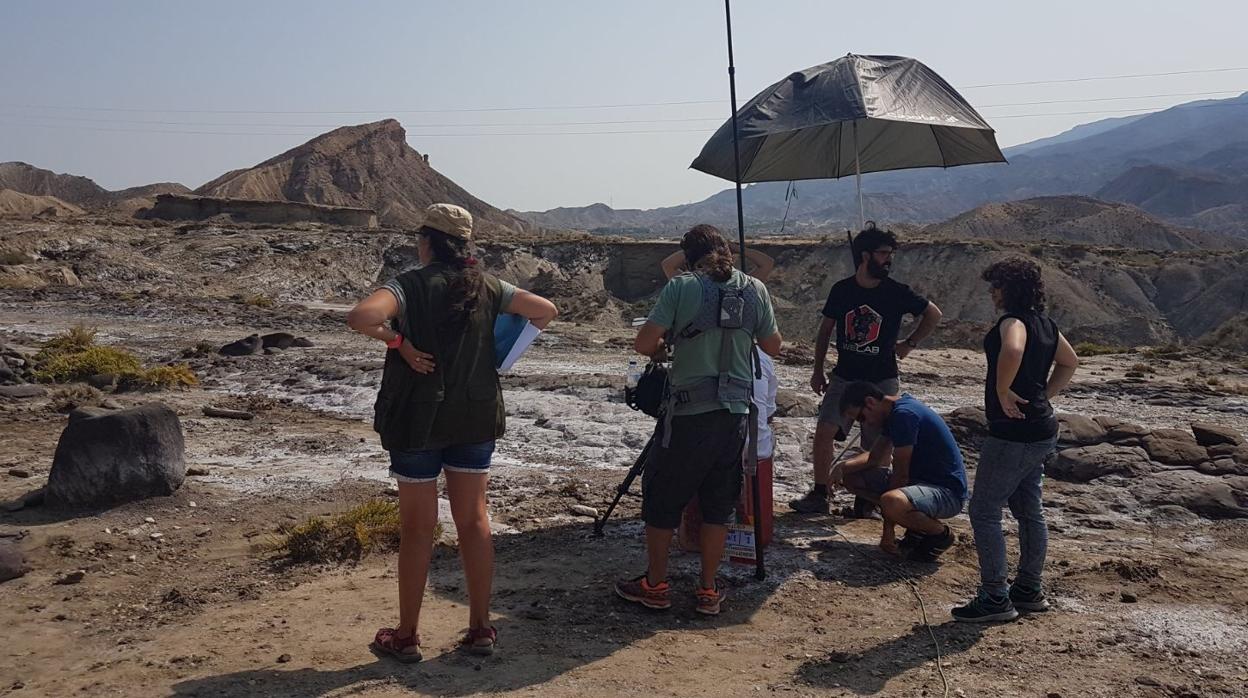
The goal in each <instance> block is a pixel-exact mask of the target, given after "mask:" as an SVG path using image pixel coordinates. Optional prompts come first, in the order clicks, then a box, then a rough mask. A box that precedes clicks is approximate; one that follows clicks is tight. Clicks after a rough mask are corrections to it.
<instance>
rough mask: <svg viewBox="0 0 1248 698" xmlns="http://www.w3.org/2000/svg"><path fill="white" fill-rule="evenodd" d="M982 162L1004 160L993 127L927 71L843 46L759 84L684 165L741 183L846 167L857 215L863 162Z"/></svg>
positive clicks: (883, 165)
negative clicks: (824, 59) (854, 182)
mask: <svg viewBox="0 0 1248 698" xmlns="http://www.w3.org/2000/svg"><path fill="white" fill-rule="evenodd" d="M734 122H735V124H736V136H737V139H736V140H737V141H739V145H737V144H734V138H733V135H734V129H733V124H734ZM737 148H739V157H740V176H739V177H738V176H737V173H736V164H735V163H734V157H736V153H735V152H734V151H736V149H737ZM985 162H1005V156H1003V155H1002V154H1001V149H1000V148H999V147H997V140H996V136H995V135H994V133H993V130H992V127H991V126H989V125H988V122H987V121H985V120H984V118H983V117H982V116H980V115H979V113H978V112H976V111H975V109H974V107H972V106H971V105H970V104H968V103H967V101H966V100H965V99H963V98H962V96H961V95H959V94H958V92H957V91H956V90H954V89H953V87H951V86H950V85H949V83H947V82H945V80H944V79H943V78H941V77H940V76H939V75H937V74H936V72H935V71H933V70H932V69H931V68H928V67H927V66H925V65H923V64H922V63H920V62H919V61H917V60H915V59H913V58H905V57H902V56H859V55H855V54H852V53H851V54H849V55H847V56H845V57H843V58H838V59H836V60H834V61H832V62H830V63H824V64H822V65H817V66H814V67H812V68H807V69H806V70H801V71H798V72H796V73H793V74H792V75H789V76H788V77H786V78H784V79H783V80H780V81H779V82H777V83H775V84H774V85H772V86H770V87H768V88H767V89H765V90H763V91H762V92H760V93H759V94H758V95H757V96H755V97H754V98H753V99H751V100H750V101H749V102H747V103H746V104H745V106H743V107H742V108H741V109H740V110H739V111H737V112H736V113H735V115H734V119H731V120H729V121H728V122H727V123H725V124H724V125H723V126H721V127H720V128H719V130H718V131H716V132H715V135H713V136H711V139H710V140H709V141H707V143H706V145H705V146H703V148H702V152H701V154H699V155H698V157H697V159H696V160H694V161H693V164H692V165H691V167H693V168H694V169H696V170H701V171H702V172H706V173H707V174H712V175H715V176H716V177H722V178H724V179H727V180H729V181H740V182H743V183H745V182H773V181H789V180H799V179H835V178H840V177H845V176H848V175H855V176H856V177H857V178H858V207H859V216H860V218H865V215H864V211H863V207H862V181H861V176H862V174H863V173H865V172H884V171H888V170H904V169H911V168H919V167H956V166H958V165H972V164H978V163H985ZM861 222H862V221H861V220H860V223H861Z"/></svg>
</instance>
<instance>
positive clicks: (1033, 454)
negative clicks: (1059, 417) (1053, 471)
mask: <svg viewBox="0 0 1248 698" xmlns="http://www.w3.org/2000/svg"><path fill="white" fill-rule="evenodd" d="M1056 442H1057V437H1053V438H1051V439H1046V440H1044V441H1037V442H1035V443H1020V442H1017V441H1006V440H1004V439H998V438H996V437H992V436H990V437H988V438H987V439H985V440H984V448H983V451H982V452H981V453H980V456H979V468H978V469H977V470H976V471H975V491H974V492H972V493H971V506H970V511H969V513H970V517H971V528H973V529H974V531H975V550H976V552H978V553H979V578H980V588H981V590H982V591H984V592H986V593H987V594H989V595H991V596H995V597H1000V596H1003V595H1005V594H1007V593H1009V590H1010V588H1009V585H1007V584H1006V581H1005V580H1006V577H1007V575H1008V573H1009V569H1008V564H1007V562H1006V559H1005V534H1004V533H1002V531H1001V509H1002V508H1003V507H1005V505H1006V504H1008V505H1009V507H1010V512H1011V513H1013V514H1014V519H1015V520H1016V521H1018V546H1019V556H1018V574H1017V575H1016V576H1015V583H1017V584H1019V585H1020V586H1021V587H1023V588H1027V589H1034V588H1038V587H1039V586H1040V579H1041V576H1042V575H1043V573H1044V557H1045V553H1046V549H1047V547H1048V541H1049V538H1048V530H1047V529H1046V528H1045V524H1044V509H1043V507H1042V505H1041V501H1040V496H1041V493H1040V488H1041V483H1042V482H1043V478H1044V462H1045V460H1046V459H1047V458H1048V456H1049V454H1050V453H1052V452H1053V447H1054V446H1055V444H1056Z"/></svg>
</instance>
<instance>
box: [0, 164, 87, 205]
mask: <svg viewBox="0 0 1248 698" xmlns="http://www.w3.org/2000/svg"><path fill="white" fill-rule="evenodd" d="M0 189H9V190H12V191H14V192H19V193H22V194H29V195H31V196H54V197H56V198H58V199H60V200H61V201H64V202H67V203H71V204H74V205H77V206H82V207H89V206H95V205H101V204H104V203H106V202H107V201H108V199H109V192H108V190H107V189H105V188H104V187H101V186H100V185H98V184H96V183H95V182H93V181H91V180H90V179H88V178H86V177H79V176H77V175H69V174H57V173H55V172H52V171H50V170H44V169H40V168H38V167H35V166H34V165H28V164H26V163H24V162H3V163H0Z"/></svg>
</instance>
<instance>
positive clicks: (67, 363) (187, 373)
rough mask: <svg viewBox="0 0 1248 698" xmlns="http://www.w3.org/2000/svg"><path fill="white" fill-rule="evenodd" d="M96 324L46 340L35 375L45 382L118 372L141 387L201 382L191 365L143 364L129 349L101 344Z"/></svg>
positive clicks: (131, 384) (120, 379)
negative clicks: (147, 366) (144, 365)
mask: <svg viewBox="0 0 1248 698" xmlns="http://www.w3.org/2000/svg"><path fill="white" fill-rule="evenodd" d="M95 334H96V330H95V328H88V327H85V326H83V325H77V326H75V327H72V328H70V329H69V330H67V331H66V332H64V333H63V334H59V335H57V336H55V337H53V338H51V339H49V340H48V341H46V342H44V343H43V347H42V348H40V350H39V353H38V354H35V378H36V379H37V380H40V381H43V382H45V383H71V382H73V381H81V380H86V379H88V378H90V377H91V376H96V375H112V376H117V381H118V383H119V384H121V385H124V386H126V387H129V388H138V389H141V390H159V389H162V388H172V387H176V386H186V385H197V384H198V383H199V379H198V378H196V376H195V373H194V372H193V371H192V370H191V367H190V366H187V365H186V364H177V365H174V366H156V367H154V368H149V369H145V368H143V364H142V362H140V361H139V359H138V357H137V356H135V355H134V354H131V353H130V352H128V351H126V350H125V349H119V348H117V347H104V346H98V345H97V344H96V343H95Z"/></svg>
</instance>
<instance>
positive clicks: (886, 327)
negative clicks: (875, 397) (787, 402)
mask: <svg viewBox="0 0 1248 698" xmlns="http://www.w3.org/2000/svg"><path fill="white" fill-rule="evenodd" d="M899 246H900V243H899V242H898V240H897V236H896V235H894V234H893V233H892V231H888V230H880V229H879V228H876V227H875V224H874V223H870V222H868V223H867V228H866V229H865V230H863V231H862V232H860V233H858V235H857V236H855V237H854V239H853V242H852V244H851V249H852V251H853V253H854V263H855V265H856V270H855V272H854V275H853V276H850V277H848V278H845V279H841V280H840V281H838V282H836V283H835V284H833V285H832V290H831V291H829V292H828V300H827V302H826V303H824V306H823V321H822V323H821V324H820V325H819V331H818V335H817V338H816V340H815V366H814V372H813V373H812V375H811V377H810V387H811V390H813V391H814V392H815V394H817V395H822V396H823V402H822V403H821V404H820V407H819V421H818V423H817V424H816V426H815V448H814V477H815V485H814V487H813V488H812V489H811V491H810V492H808V493H806V495H805V496H803V497H801V498H800V499H795V500H793V501H792V502H790V503H789V507H790V508H791V509H793V511H796V512H798V513H801V514H827V513H829V506H830V505H829V497H828V495H829V492H828V486H829V485H831V484H835V482H834V479H835V478H834V476H835V473H833V471H832V459H833V456H834V451H835V448H836V441H843V440H845V439H846V438H848V437H849V431H850V429H851V428H852V426H853V425H852V424H850V423H848V422H846V421H844V420H843V419H842V416H841V414H840V409H839V405H840V401H841V395H842V394H843V393H844V391H845V388H846V387H847V386H848V385H849V384H850V383H853V382H855V381H867V382H869V383H871V384H873V385H875V386H876V387H877V388H879V389H880V391H881V392H883V393H884V394H885V395H897V394H898V393H900V392H901V385H900V382H899V381H898V370H897V362H898V361H900V360H902V359H905V358H906V356H908V355H909V354H910V352H911V351H913V350H914V349H915V348H916V347H918V346H919V343H920V342H922V341H923V340H924V339H926V338H927V336H928V335H930V334H931V333H932V332H933V331H934V330H935V329H936V326H937V325H938V324H939V323H940V318H941V312H940V308H937V307H936V304H935V303H932V302H930V301H928V300H927V299H926V298H924V297H923V296H921V295H919V294H918V293H916V292H915V291H914V290H912V289H911V288H910V287H909V286H907V285H905V284H903V283H900V282H898V281H896V280H894V279H893V278H892V270H893V258H894V257H895V256H896V254H897V249H898V247H899ZM906 315H912V316H915V317H918V318H920V321H919V325H918V327H916V328H915V329H914V330H912V331H911V332H910V334H909V335H908V336H907V337H906V338H905V339H901V340H899V339H898V338H899V336H900V332H901V320H902V317H904V316H906ZM834 337H835V339H836V366H835V367H834V368H833V369H832V373H831V374H830V375H829V374H826V373H825V372H824V361H825V359H826V357H827V354H828V344H829V342H830V341H831V340H832V339H833V338H834ZM860 437H861V438H860V446H861V451H860V452H859V453H858V454H857V455H854V456H852V457H851V458H850V459H849V460H847V461H845V465H846V467H849V468H851V469H859V468H863V467H866V466H867V464H868V462H870V463H871V464H872V465H873V466H880V465H885V464H884V463H880V462H878V461H879V460H880V459H881V458H883V457H884V455H883V453H882V452H880V451H879V450H877V452H876V453H875V454H871V447H872V445H873V444H876V443H881V444H882V442H881V441H880V438H879V437H880V432H879V431H878V430H877V429H875V428H874V427H872V426H871V425H869V424H867V425H863V427H862V428H861V434H860ZM881 448H882V445H881ZM873 508H874V507H873V506H872V504H871V502H870V501H869V500H866V499H863V498H862V497H858V498H856V499H855V500H854V510H853V515H854V516H856V517H863V516H868V515H870V513H871V510H872V509H873Z"/></svg>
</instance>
